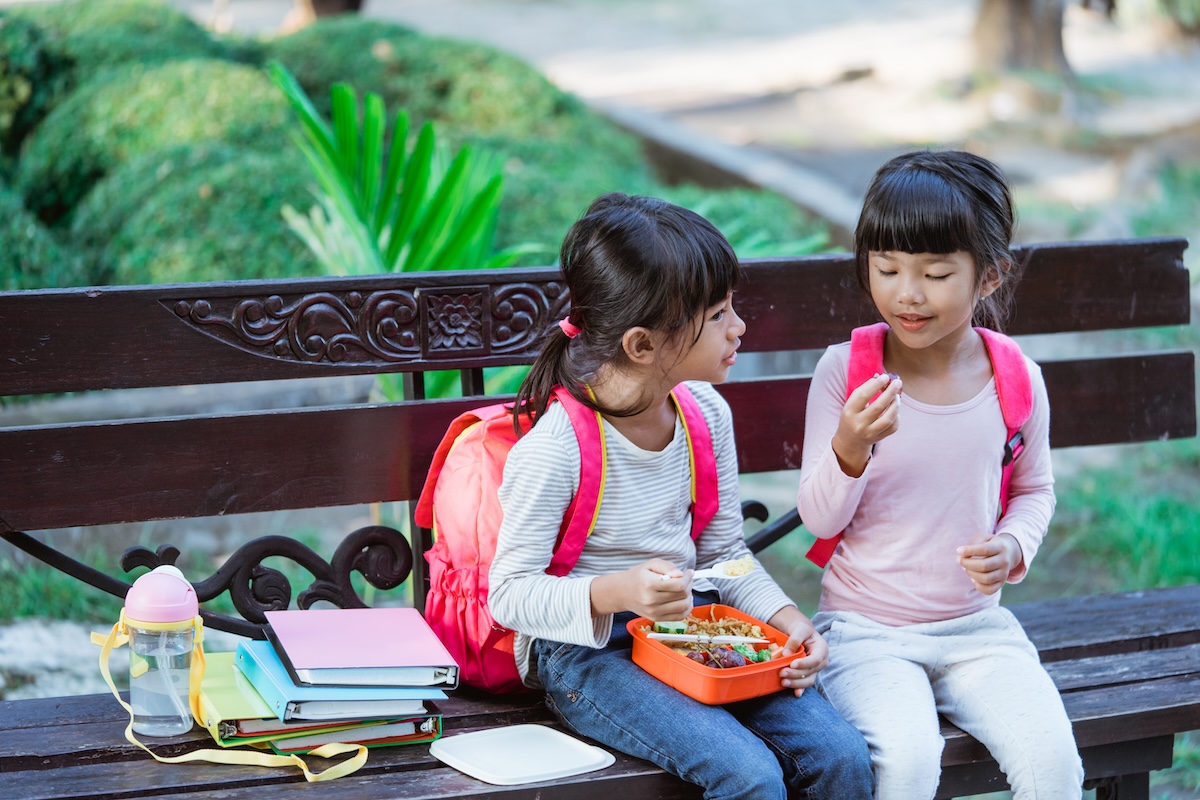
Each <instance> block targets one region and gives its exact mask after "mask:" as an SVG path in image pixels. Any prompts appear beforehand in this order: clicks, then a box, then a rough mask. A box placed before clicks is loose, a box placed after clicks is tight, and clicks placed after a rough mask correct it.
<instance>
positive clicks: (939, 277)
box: [925, 275, 950, 281]
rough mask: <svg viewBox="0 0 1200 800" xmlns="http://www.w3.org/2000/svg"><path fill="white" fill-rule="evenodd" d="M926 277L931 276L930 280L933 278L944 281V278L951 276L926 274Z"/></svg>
mask: <svg viewBox="0 0 1200 800" xmlns="http://www.w3.org/2000/svg"><path fill="white" fill-rule="evenodd" d="M925 277H926V278H929V280H931V281H944V280H946V278H949V277H950V276H949V275H926V276H925Z"/></svg>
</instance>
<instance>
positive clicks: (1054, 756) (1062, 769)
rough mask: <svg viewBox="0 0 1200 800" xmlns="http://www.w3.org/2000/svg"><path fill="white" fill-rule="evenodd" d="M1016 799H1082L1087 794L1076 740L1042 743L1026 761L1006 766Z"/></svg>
mask: <svg viewBox="0 0 1200 800" xmlns="http://www.w3.org/2000/svg"><path fill="white" fill-rule="evenodd" d="M1005 774H1006V775H1007V777H1008V782H1009V785H1010V786H1011V787H1012V790H1013V797H1014V799H1015V800H1051V798H1053V800H1059V799H1060V798H1064V799H1065V800H1071V798H1075V799H1076V800H1078V798H1079V797H1081V796H1082V795H1083V761H1082V759H1080V757H1079V751H1078V750H1077V749H1076V748H1075V745H1074V743H1062V744H1060V745H1058V746H1055V745H1052V744H1050V745H1047V746H1044V747H1039V748H1038V749H1037V751H1036V753H1035V754H1033V756H1032V757H1031V758H1030V759H1029V762H1028V763H1027V764H1026V765H1019V764H1018V765H1014V766H1013V767H1012V769H1011V771H1009V770H1006V772H1005Z"/></svg>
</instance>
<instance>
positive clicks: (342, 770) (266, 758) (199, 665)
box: [92, 610, 367, 783]
mask: <svg viewBox="0 0 1200 800" xmlns="http://www.w3.org/2000/svg"><path fill="white" fill-rule="evenodd" d="M194 624H195V626H196V637H197V638H196V647H195V649H194V651H193V654H192V667H191V673H190V675H189V681H188V704H189V706H190V708H191V711H192V716H193V718H194V719H196V720H197V721H198V720H200V719H201V718H202V717H201V714H200V681H201V679H202V678H203V677H204V645H203V636H202V633H201V631H202V630H203V625H202V624H201V621H200V617H196V619H195V621H194ZM128 641H129V628H128V626H127V625H126V624H125V612H124V610H122V611H121V618H120V619H119V620H118V621H117V622H116V623H115V624H114V625H113V626H112V630H110V631H109V632H108V635H107V636H105V635H104V634H101V633H93V634H92V643H93V644H97V645H100V674H101V675H102V676H104V682H105V683H107V684H108V688H109V689H111V690H112V693H113V697H115V698H117V702H118V703H120V704H121V705H122V706H123V707H124V709H125V710H126V711H128V712H129V723H128V724H127V725H126V726H125V738H126V739H127V740H128V741H129V742H130V743H131V744H134V745H137V746H138V747H140V748H141V749H143V750H145V751H146V752H147V753H149V754H150V755H151V756H152V757H153V758H154V759H155V760H156V761H160V762H162V763H164V764H182V763H184V762H186V761H209V762H212V763H214V764H244V765H247V766H256V767H297V768H299V769H300V771H301V772H303V773H304V779H305V780H307V781H308V782H310V783H314V782H317V781H329V780H333V779H334V778H340V777H342V776H343V775H349V774H351V773H353V772H356V771H357V770H358V768H359V767H361V766H362V765H363V764H365V763H366V761H367V748H366V746H365V745H361V744H350V743H342V742H335V743H330V744H325V745H321V746H320V747H318V748H316V749H315V750H312V751H311V752H310V755H313V756H317V757H318V758H334V757H336V756H340V755H345V754H347V753H353V754H354V755H352V756H351V757H349V758H347V759H346V760H345V761H342V762H341V763H339V764H335V765H334V766H332V767H330V768H328V769H326V770H324V771H323V772H313V771H311V770H310V769H309V768H308V764H306V763H305V762H304V759H302V758H300V756H298V755H295V754H292V755H286V756H285V755H274V754H271V753H256V752H251V751H249V750H211V749H204V750H194V751H192V752H190V753H184V754H183V755H180V756H169V757H168V756H160V755H158V754H157V753H155V752H154V751H153V750H151V749H150V748H149V747H147V746H146V745H144V744H142V743H141V742H139V741H138V740H137V737H135V736H134V734H133V707H132V706H131V705H129V703H126V702H125V701H124V700H122V699H121V693H120V692H119V691H117V687H116V684H115V683H113V679H112V671H111V670H110V669H109V665H108V662H109V658H110V657H111V655H112V651H113V649H114V648H117V647H120V646H121V645H123V644H125V643H126V642H128Z"/></svg>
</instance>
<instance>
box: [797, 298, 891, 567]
mask: <svg viewBox="0 0 1200 800" xmlns="http://www.w3.org/2000/svg"><path fill="white" fill-rule="evenodd" d="M887 332H888V324H887V323H886V322H877V323H875V324H874V325H864V326H863V327H861V328H855V329H854V330H853V331H851V333H850V363H849V365H847V367H846V398H847V399H849V397H850V395H851V393H853V392H854V390H855V389H857V388H858V387H859V386H862V385H863V383H865V382H866V381H867V380H868V379H870V378H873V377H875V376H876V375H878V374H879V373H881V372H883V371H884V368H883V343H884V341H885V340H886V339H887ZM841 541H842V534H840V533H839V534H837V535H836V536H831V537H830V538H828V539H817V540H816V541H815V542H813V544H812V547H810V548H808V553H807V554H806V556H805V557H806V558H807V559H808V560H809V561H811V562H813V563H814V564H816V565H817V566H818V567H824V566H825V565H826V564H828V563H829V559H830V558H832V557H833V551H834V550H837V547H838V544H839V543H840V542H841Z"/></svg>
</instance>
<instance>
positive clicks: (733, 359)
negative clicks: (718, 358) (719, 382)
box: [721, 350, 737, 367]
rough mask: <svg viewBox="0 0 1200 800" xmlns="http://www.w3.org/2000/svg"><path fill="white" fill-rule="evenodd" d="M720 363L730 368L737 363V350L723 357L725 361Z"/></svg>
mask: <svg viewBox="0 0 1200 800" xmlns="http://www.w3.org/2000/svg"><path fill="white" fill-rule="evenodd" d="M721 363H722V364H724V365H725V366H727V367H732V366H733V365H734V364H736V363H737V350H734V351H733V352H732V353H730V354H729V355H727V356H725V359H724V360H723V361H722V362H721Z"/></svg>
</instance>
